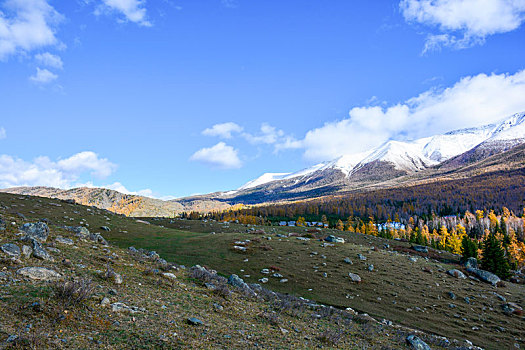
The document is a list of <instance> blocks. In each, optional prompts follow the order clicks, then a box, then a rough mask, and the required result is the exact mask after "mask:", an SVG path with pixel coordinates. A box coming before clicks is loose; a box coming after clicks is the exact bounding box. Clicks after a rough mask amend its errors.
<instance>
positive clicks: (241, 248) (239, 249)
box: [233, 245, 247, 252]
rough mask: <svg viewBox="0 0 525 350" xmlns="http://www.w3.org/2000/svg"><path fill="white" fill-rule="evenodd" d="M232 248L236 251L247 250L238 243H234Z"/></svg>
mask: <svg viewBox="0 0 525 350" xmlns="http://www.w3.org/2000/svg"><path fill="white" fill-rule="evenodd" d="M233 249H235V250H238V251H241V252H245V251H246V250H247V248H246V247H242V246H240V245H234V246H233Z"/></svg>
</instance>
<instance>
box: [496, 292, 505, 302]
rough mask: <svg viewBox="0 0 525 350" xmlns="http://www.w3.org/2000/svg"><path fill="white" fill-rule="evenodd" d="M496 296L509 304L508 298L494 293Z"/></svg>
mask: <svg viewBox="0 0 525 350" xmlns="http://www.w3.org/2000/svg"><path fill="white" fill-rule="evenodd" d="M494 295H495V296H496V297H497V298H498V299H499V300H501V301H503V302H507V298H505V297H504V296H503V295H499V294H498V293H494Z"/></svg>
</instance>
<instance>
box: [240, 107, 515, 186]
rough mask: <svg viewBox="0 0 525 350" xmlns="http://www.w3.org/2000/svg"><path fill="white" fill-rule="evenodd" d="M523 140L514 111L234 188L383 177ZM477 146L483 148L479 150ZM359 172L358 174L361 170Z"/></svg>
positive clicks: (491, 151) (504, 147) (266, 176)
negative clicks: (327, 176) (486, 122)
mask: <svg viewBox="0 0 525 350" xmlns="http://www.w3.org/2000/svg"><path fill="white" fill-rule="evenodd" d="M523 142H525V113H517V114H515V115H513V116H511V117H510V118H506V119H505V120H503V121H502V122H500V123H495V124H489V125H484V126H480V127H476V128H467V129H459V130H454V131H451V132H448V133H445V134H439V135H435V136H431V137H425V138H421V139H417V140H414V141H408V142H405V141H394V140H391V141H388V142H386V143H384V144H383V145H381V146H379V147H377V148H375V149H372V150H370V151H367V152H362V153H357V154H348V155H343V156H341V157H338V158H337V159H334V160H332V161H328V162H323V163H320V164H317V165H314V166H312V167H310V168H306V169H303V170H301V171H298V172H294V173H266V174H263V175H262V176H260V177H258V178H257V179H255V180H252V181H250V182H248V183H247V184H245V185H243V186H241V187H240V188H239V189H238V190H237V191H243V190H248V189H254V188H257V187H259V186H262V185H266V186H269V185H278V184H283V185H284V183H285V182H286V186H288V187H290V186H293V185H296V184H298V183H308V182H311V181H313V180H314V179H315V180H319V179H320V178H322V177H323V175H322V174H323V173H330V174H331V175H330V176H331V177H333V176H334V175H333V173H334V171H335V172H338V173H340V175H341V177H344V178H345V179H346V181H350V179H351V178H353V177H357V176H358V174H359V173H365V176H368V177H370V176H371V175H373V176H375V177H374V178H377V177H378V176H379V175H384V176H383V177H382V178H383V179H386V177H396V176H400V175H402V174H407V173H411V172H417V171H421V170H424V169H427V168H429V167H432V166H437V165H439V164H443V163H444V162H446V161H449V160H452V159H453V158H454V157H458V156H460V155H463V154H468V152H469V151H470V152H474V150H477V151H478V155H477V156H476V157H474V158H472V159H476V160H479V159H480V158H483V157H486V156H490V155H492V154H494V153H497V152H501V151H505V150H507V149H509V148H511V147H512V146H515V145H517V144H520V143H523ZM481 149H483V152H482V153H481V154H480V150H481ZM487 149H489V151H487ZM469 159H470V158H469ZM464 161H467V160H465V159H464V160H461V161H456V162H455V163H454V164H455V165H456V166H457V165H458V164H459V163H461V162H464ZM451 164H452V163H451ZM378 173H383V174H378ZM360 175H361V177H360V178H362V177H363V176H362V174H360ZM271 187H273V186H271Z"/></svg>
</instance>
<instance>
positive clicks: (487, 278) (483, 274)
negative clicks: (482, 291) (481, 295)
mask: <svg viewBox="0 0 525 350" xmlns="http://www.w3.org/2000/svg"><path fill="white" fill-rule="evenodd" d="M467 271H468V272H470V273H473V274H475V275H476V276H478V278H479V279H480V280H482V281H484V282H488V283H491V284H492V285H493V286H495V285H496V284H498V282H499V281H501V279H500V278H499V277H498V276H496V275H495V274H493V273H492V272H488V271H485V270H481V269H475V268H473V267H470V268H468V269H467Z"/></svg>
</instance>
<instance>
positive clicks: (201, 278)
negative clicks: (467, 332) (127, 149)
mask: <svg viewBox="0 0 525 350" xmlns="http://www.w3.org/2000/svg"><path fill="white" fill-rule="evenodd" d="M21 198H22V197H21ZM20 201H22V199H20ZM22 205H23V204H22ZM79 207H80V206H79ZM12 209H13V205H12V203H11V205H10V206H8V205H2V207H1V209H0V214H1V218H2V219H1V221H0V227H1V228H0V235H1V236H0V237H1V242H0V251H1V252H0V268H1V272H0V284H1V286H2V292H1V295H0V325H1V334H0V342H1V343H0V346H1V347H3V348H33V349H45V348H64V349H66V348H68V349H70V348H104V349H108V348H109V349H113V348H114V349H121V348H125V349H129V348H145V349H149V348H167V349H168V348H190V347H191V348H202V349H210V348H243V349H247V348H264V349H277V348H283V349H286V348H304V349H310V348H344V349H358V348H359V349H363V348H377V349H382V348H384V349H404V348H408V349H409V348H413V349H430V348H432V349H442V348H444V349H466V348H469V349H474V348H477V347H475V346H473V345H472V344H470V343H469V342H468V341H465V340H461V341H458V340H454V339H447V338H444V337H439V336H434V335H432V334H425V333H422V332H418V331H416V330H414V329H410V328H407V327H404V326H399V325H395V324H393V323H392V322H390V321H388V320H376V319H374V318H372V317H370V316H368V315H367V314H359V313H357V312H355V311H353V310H352V309H347V310H340V309H336V308H332V307H329V306H324V305H319V304H317V303H315V302H313V301H310V300H306V299H303V298H297V297H294V296H290V295H285V294H280V293H275V292H272V291H270V290H268V289H265V288H263V287H262V286H261V285H260V284H248V283H245V282H244V281H243V280H242V279H241V278H240V277H238V276H236V275H230V276H228V278H226V277H223V276H220V275H218V274H217V273H216V272H215V271H213V270H211V269H209V268H206V267H202V266H198V265H197V266H194V267H191V268H186V267H184V266H180V265H177V264H174V263H170V262H167V261H165V260H164V259H163V258H161V257H160V256H159V255H158V254H156V253H155V252H152V251H147V250H143V249H136V248H133V247H130V248H128V249H120V248H117V247H114V246H111V245H110V244H108V242H107V241H106V239H104V237H103V232H104V231H105V230H109V228H108V227H106V226H102V227H100V228H97V229H93V228H88V227H87V222H86V221H81V222H79V223H78V225H77V226H64V225H54V224H53V223H52V222H50V221H49V220H47V219H46V218H40V220H38V221H36V220H30V219H27V218H26V217H25V216H24V215H23V214H20V213H16V212H13V210H12ZM53 209H54V208H53ZM60 210H62V208H61V209H60ZM83 210H85V208H84V209H83ZM95 231H100V232H102V234H100V233H97V232H95ZM451 274H454V272H451ZM459 278H461V276H459ZM355 282H356V283H358V282H359V281H358V280H356V281H355ZM509 307H512V305H511V306H509ZM516 307H518V306H517V305H516ZM515 310H516V309H515ZM512 312H514V311H512ZM414 328H417V325H414Z"/></svg>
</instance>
